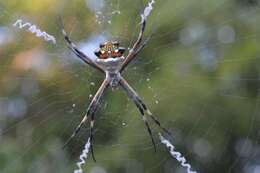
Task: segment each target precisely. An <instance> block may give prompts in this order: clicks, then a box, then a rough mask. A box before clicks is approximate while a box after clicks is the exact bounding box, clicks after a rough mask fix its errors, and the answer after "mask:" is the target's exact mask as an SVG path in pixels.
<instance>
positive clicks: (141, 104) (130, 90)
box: [120, 78, 171, 136]
mask: <svg viewBox="0 0 260 173" xmlns="http://www.w3.org/2000/svg"><path fill="white" fill-rule="evenodd" d="M120 84H121V85H122V86H123V88H124V89H125V90H126V91H127V92H128V93H129V95H131V98H133V99H134V100H135V102H136V103H137V104H139V106H138V108H139V107H140V108H141V109H142V110H143V112H144V111H145V112H146V113H147V115H148V116H149V117H150V118H151V119H152V120H153V122H154V123H155V124H156V125H157V126H158V127H159V128H161V130H163V131H164V132H165V133H167V134H168V135H170V136H171V133H170V132H169V131H168V130H167V129H166V128H165V127H163V126H162V125H161V123H160V121H159V120H158V118H157V117H156V116H155V115H153V113H152V112H151V111H150V110H149V109H148V108H147V106H146V105H145V104H144V102H143V101H142V99H141V98H140V97H139V95H138V94H137V93H136V92H135V90H134V89H133V88H132V87H131V86H130V85H129V84H128V83H127V81H126V80H125V79H123V78H122V79H121V83H120Z"/></svg>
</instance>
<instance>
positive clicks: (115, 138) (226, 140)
mask: <svg viewBox="0 0 260 173" xmlns="http://www.w3.org/2000/svg"><path fill="white" fill-rule="evenodd" d="M86 1H88V3H86ZM86 1H84V0H73V1H68V0H59V1H51V0H44V1H40V0H24V1H18V0H9V1H5V2H1V3H3V4H2V5H1V8H0V9H1V10H0V59H1V61H0V82H1V85H0V130H1V132H2V135H1V137H0V172H1V173H2V172H3V173H31V172H34V173H35V172H37V173H47V172H48V173H50V172H53V173H57V172H60V173H61V172H62V173H66V172H72V171H73V169H74V168H76V161H77V160H78V157H79V154H80V153H81V150H82V148H83V146H84V144H85V142H86V140H87V137H88V128H87V127H85V128H84V129H83V130H82V131H81V133H80V135H79V136H78V137H77V138H76V139H75V140H74V141H73V142H72V143H71V144H70V145H69V146H68V147H67V148H65V150H62V145H63V144H64V142H65V141H66V139H68V137H69V136H70V135H71V133H72V131H73V130H74V128H75V127H76V126H77V124H78V123H79V122H80V120H81V118H82V115H83V114H84V111H85V110H86V108H87V106H88V104H89V102H90V98H91V97H89V95H90V94H92V95H93V94H94V93H95V92H96V90H97V88H98V87H99V85H100V83H101V81H102V79H103V76H102V74H100V73H99V72H98V71H95V70H94V69H91V68H90V67H89V66H87V65H85V64H83V63H81V62H80V61H78V60H77V58H76V57H75V56H74V55H72V54H69V53H68V49H67V48H66V45H65V42H64V40H63V38H62V34H61V32H60V30H59V27H58V25H57V18H58V16H62V18H63V21H64V24H65V27H66V30H67V31H68V32H70V34H71V37H72V38H73V40H74V41H75V42H76V43H84V42H87V41H88V40H89V39H91V38H92V37H94V38H95V36H98V35H106V36H108V38H109V39H112V40H113V39H118V40H119V41H120V42H121V45H123V46H125V47H128V46H129V47H130V46H131V44H132V43H133V41H134V39H136V37H137V34H138V29H139V25H138V24H139V22H140V16H139V14H140V11H142V10H143V8H144V6H145V4H146V3H147V1H145V2H142V1H141V0H118V1H117V0H111V1H110V0H105V1H104V4H105V5H106V6H104V7H103V11H102V10H101V11H102V12H103V15H104V16H105V17H104V18H105V21H102V22H101V24H98V21H96V19H97V18H96V17H97V16H96V14H95V12H94V11H93V9H92V10H91V9H90V7H89V6H88V5H89V2H91V0H86ZM93 2H94V0H93V1H92V3H93ZM99 2H102V1H95V3H99ZM94 5H96V6H98V5H100V4H94ZM113 10H120V12H121V13H120V15H111V14H112V12H113ZM259 16H260V11H259V6H258V1H257V0H218V1H216V0H183V1H180V0H178V1H174V0H156V3H155V8H154V10H153V11H152V14H151V16H149V17H148V24H147V30H146V33H145V36H146V37H148V36H150V35H152V39H151V41H150V42H149V44H148V45H147V47H146V48H145V49H144V50H143V51H142V52H141V53H140V55H139V57H138V58H137V59H136V60H135V61H134V62H133V63H132V64H130V66H129V67H128V68H127V70H126V71H125V72H124V74H123V75H124V76H125V78H126V79H127V80H128V81H129V83H130V84H131V85H132V86H133V87H134V88H135V89H136V91H137V92H138V93H139V95H140V96H141V97H142V98H143V99H144V101H145V102H146V103H147V105H148V106H149V107H150V109H151V110H152V111H153V112H154V113H155V114H156V115H157V116H158V117H159V119H160V121H161V122H162V123H163V124H164V126H166V127H167V128H168V129H170V131H171V132H172V134H173V135H172V137H171V138H170V139H171V141H172V142H173V144H174V145H175V146H176V149H177V150H179V151H180V152H181V153H182V154H183V155H184V156H185V157H186V158H187V160H188V162H189V163H191V165H192V167H193V168H194V169H195V170H197V171H198V172H201V173H202V172H205V173H220V172H228V173H256V172H253V171H255V170H258V171H260V170H259V164H260V153H259V151H260V146H259V139H260V138H259V134H260V131H259V127H260V126H259V123H260V116H259V113H260V112H259V108H260V106H259V70H260V61H259V53H260V51H259V47H260V40H259V33H260V23H259V20H260V17H259ZM18 18H23V19H26V21H28V22H31V23H33V24H36V25H37V26H38V27H39V28H40V29H41V30H43V31H46V32H48V33H49V34H52V35H54V36H55V37H56V39H57V45H52V44H49V43H46V42H44V41H43V40H42V39H40V38H37V37H35V35H33V34H31V33H29V32H27V31H25V30H23V29H21V30H20V29H17V28H14V27H13V26H12V24H13V23H14V22H15V21H16V20H17V19H18ZM106 20H111V22H112V23H111V24H109V23H108V22H107V21H106ZM8 34H9V35H11V36H8ZM3 38H4V39H3ZM103 100H104V101H103V104H102V106H101V107H100V111H99V112H98V114H97V115H96V117H97V120H96V133H95V142H94V148H95V151H96V156H97V162H96V163H95V162H93V161H92V160H91V158H89V159H88V160H87V165H86V166H85V167H84V169H85V170H86V172H91V173H99V172H102V170H103V169H104V170H105V172H113V173H122V172H126V173H130V172H131V173H132V172H135V173H139V172H140V173H142V172H149V173H158V172H159V173H164V172H165V173H173V172H174V173H181V171H184V170H181V169H180V166H179V163H178V162H177V161H175V160H174V159H171V158H170V156H169V154H168V153H167V151H166V150H165V148H164V147H163V146H162V145H159V140H158V137H157V136H156V135H157V132H159V129H157V127H156V126H154V125H153V126H152V127H153V131H154V135H155V136H156V139H157V142H158V152H156V153H154V151H153V147H152V145H151V142H150V139H149V136H148V134H147V132H146V129H145V127H144V125H143V122H142V121H141V119H140V116H139V112H138V110H137V109H136V107H135V106H134V104H133V103H132V102H131V100H129V99H127V98H126V95H125V93H124V92H122V91H121V90H118V91H116V92H112V91H111V90H109V91H108V92H107V93H106V95H105V97H104V99H103ZM151 124H152V122H151ZM257 165H258V169H257ZM104 170H103V172H104ZM103 172H102V173H103Z"/></svg>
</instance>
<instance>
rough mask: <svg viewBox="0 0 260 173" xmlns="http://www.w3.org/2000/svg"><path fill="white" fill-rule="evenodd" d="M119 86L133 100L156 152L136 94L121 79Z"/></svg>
mask: <svg viewBox="0 0 260 173" xmlns="http://www.w3.org/2000/svg"><path fill="white" fill-rule="evenodd" d="M120 85H121V86H122V88H123V89H124V90H125V91H126V93H127V95H128V96H129V97H130V98H131V99H132V100H133V102H134V103H135V105H136V107H137V108H138V109H139V111H140V113H141V115H142V119H143V121H144V123H145V125H146V128H147V131H148V133H149V135H150V138H151V140H152V143H153V146H154V150H155V151H156V145H155V142H154V138H153V134H152V130H151V128H150V126H149V124H148V121H147V118H146V115H145V113H144V111H145V109H143V106H142V105H141V104H140V102H139V100H138V96H137V94H136V92H135V91H134V90H133V89H132V88H131V86H130V85H129V84H128V83H127V82H126V81H125V80H124V79H123V78H122V79H121V81H120Z"/></svg>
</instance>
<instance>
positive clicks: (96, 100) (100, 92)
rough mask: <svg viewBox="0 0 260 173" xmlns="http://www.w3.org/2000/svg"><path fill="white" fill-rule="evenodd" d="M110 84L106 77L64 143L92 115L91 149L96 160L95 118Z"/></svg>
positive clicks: (75, 133)
mask: <svg viewBox="0 0 260 173" xmlns="http://www.w3.org/2000/svg"><path fill="white" fill-rule="evenodd" d="M108 84H109V83H108V81H107V80H106V79H105V80H104V81H103V83H102V84H101V86H100V87H99V89H98V91H97V92H96V94H95V96H94V97H93V99H92V100H91V102H90V104H89V106H88V109H87V113H86V114H85V116H84V117H83V119H82V121H81V122H80V124H79V125H78V126H77V128H76V129H75V130H74V132H73V133H72V135H71V136H70V138H69V139H68V140H67V142H66V143H65V144H64V147H65V146H66V145H67V144H68V143H69V142H70V141H71V140H72V139H73V138H74V137H75V136H76V135H77V134H78V132H79V131H80V129H81V127H82V126H83V124H85V122H86V121H87V120H88V117H89V116H91V121H90V149H91V154H92V158H93V160H94V161H96V159H95V156H94V150H93V128H94V118H95V113H96V111H97V108H98V105H99V103H100V99H101V97H102V96H103V94H104V91H105V89H106V88H107V86H108Z"/></svg>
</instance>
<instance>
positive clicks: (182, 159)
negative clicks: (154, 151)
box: [159, 133, 197, 173]
mask: <svg viewBox="0 0 260 173" xmlns="http://www.w3.org/2000/svg"><path fill="white" fill-rule="evenodd" d="M159 137H160V141H161V143H162V144H164V145H165V146H166V147H167V149H168V150H169V153H170V154H171V156H172V157H174V158H175V159H176V160H177V161H179V162H180V164H181V166H182V167H183V168H185V169H186V170H187V173H197V172H196V171H192V170H191V165H190V164H189V163H187V160H186V159H185V157H184V156H182V154H181V153H180V152H178V151H176V150H175V147H174V146H173V145H172V144H171V143H170V141H168V140H167V139H166V138H165V137H163V136H162V135H161V133H159Z"/></svg>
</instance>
